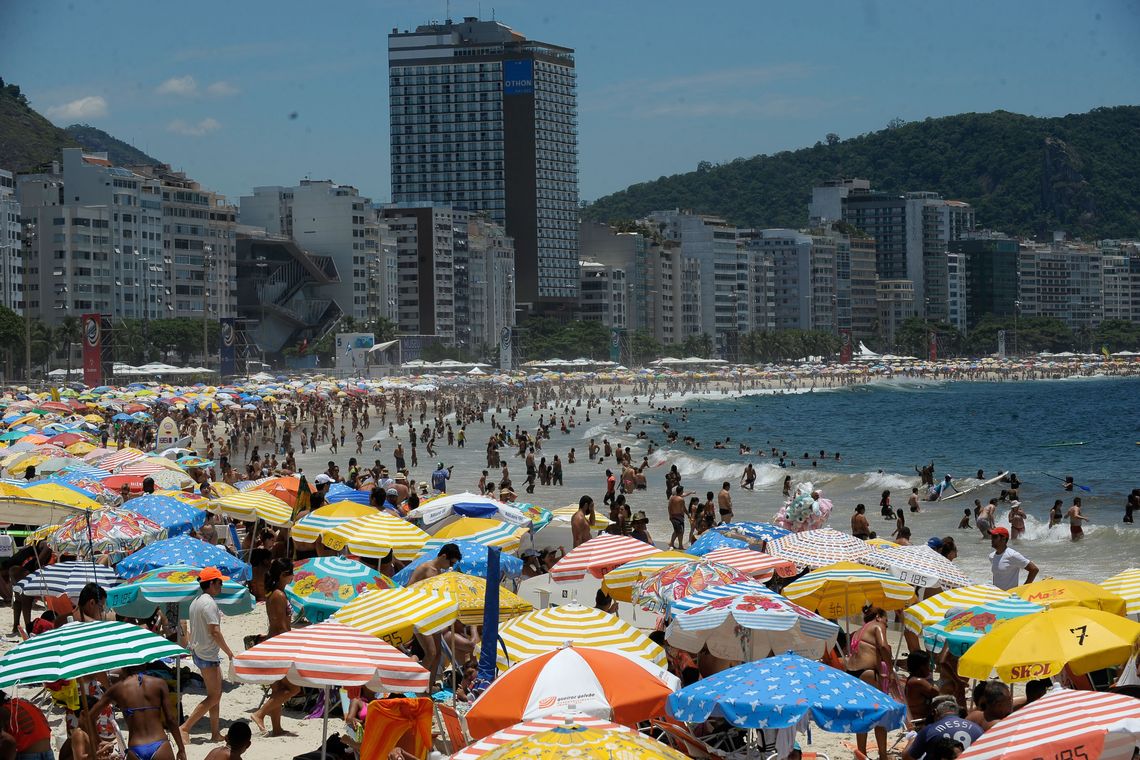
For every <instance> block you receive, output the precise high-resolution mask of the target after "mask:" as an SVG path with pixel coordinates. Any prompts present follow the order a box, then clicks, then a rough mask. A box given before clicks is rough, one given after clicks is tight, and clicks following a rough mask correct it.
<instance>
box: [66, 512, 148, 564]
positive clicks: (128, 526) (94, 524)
mask: <svg viewBox="0 0 1140 760" xmlns="http://www.w3.org/2000/svg"><path fill="white" fill-rule="evenodd" d="M161 538H166V529H165V528H163V527H162V526H161V525H159V524H158V523H156V522H153V521H151V520H148V519H147V518H145V517H143V516H142V515H138V514H135V513H134V512H132V511H130V510H129V509H123V508H122V507H103V508H102V509H97V510H94V511H90V512H85V513H84V514H81V515H75V516H74V517H69V518H68V519H66V520H64V521H63V523H62V524H60V526H59V530H57V531H55V532H54V533H52V534H51V535H50V536H48V539H47V542H48V546H50V547H51V548H52V549H53V550H55V551H56V552H58V553H60V554H71V555H76V556H89V555H90V554H91V552H95V553H96V554H103V553H107V554H118V553H124V554H125V553H128V552H133V551H137V550H139V549H141V548H142V547H143V546H145V545H146V544H149V543H153V542H155V541H158V540H159V539H161Z"/></svg>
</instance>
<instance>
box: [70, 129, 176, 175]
mask: <svg viewBox="0 0 1140 760" xmlns="http://www.w3.org/2000/svg"><path fill="white" fill-rule="evenodd" d="M66 131H67V133H68V134H69V135H71V137H72V138H74V140H75V141H76V142H77V143H79V144H80V145H82V146H83V149H84V150H87V151H90V152H91V153H106V154H107V158H108V159H109V160H110V161H111V163H113V164H115V165H116V166H132V165H134V164H161V163H162V162H161V161H159V160H158V159H157V158H152V157H151V156H148V155H147V154H146V153H143V152H142V151H141V150H139V149H138V148H136V147H135V146H133V145H131V144H130V143H125V142H123V141H122V140H120V139H118V138H116V137H112V136H111V135H109V134H107V133H106V132H104V131H103V130H101V129H98V128H97V127H92V126H91V125H89V124H72V125H71V126H70V127H68V128H67V130H66Z"/></svg>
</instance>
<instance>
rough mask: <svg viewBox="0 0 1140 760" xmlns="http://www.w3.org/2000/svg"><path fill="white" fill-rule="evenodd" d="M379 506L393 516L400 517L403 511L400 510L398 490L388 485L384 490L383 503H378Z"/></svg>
mask: <svg viewBox="0 0 1140 760" xmlns="http://www.w3.org/2000/svg"><path fill="white" fill-rule="evenodd" d="M380 508H381V509H382V510H384V511H385V512H387V513H388V514H390V515H392V516H393V517H400V518H402V517H403V516H404V513H403V512H401V511H400V492H399V491H397V490H396V489H395V488H392V487H389V488H388V490H387V491H385V492H384V503H383V504H381V505H380Z"/></svg>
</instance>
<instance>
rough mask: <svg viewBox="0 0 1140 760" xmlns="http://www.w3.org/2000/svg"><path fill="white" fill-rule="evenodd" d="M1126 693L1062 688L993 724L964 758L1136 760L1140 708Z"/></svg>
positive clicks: (1139, 745)
mask: <svg viewBox="0 0 1140 760" xmlns="http://www.w3.org/2000/svg"><path fill="white" fill-rule="evenodd" d="M1137 704H1138V703H1137V701H1136V700H1135V699H1134V698H1132V697H1128V696H1125V695H1123V694H1106V693H1104V692H1096V691H1074V690H1071V689H1059V690H1054V691H1051V692H1049V693H1047V694H1046V695H1045V696H1043V697H1041V699H1038V700H1037V701H1036V702H1033V703H1032V704H1029V705H1026V706H1025V707H1022V708H1020V709H1018V711H1017V712H1015V713H1012V714H1011V715H1010V716H1009V717H1008V718H1003V719H1001V720H999V721H998V722H997V723H996V724H994V725H993V726H991V727H990V728H989V729H988V730H987V731H986V732H985V733H984V734H982V737H981V738H980V739H976V740H974V743H973V744H971V745H970V748H969V749H967V750H966V751H965V752H964V753H963V754H962V755H960V757H961V758H962V759H963V760H999V758H1000V759H1001V760H1035V758H1040V757H1052V758H1061V757H1074V758H1076V757H1090V758H1091V757H1095V758H1100V760H1131V758H1132V757H1135V752H1136V750H1137V749H1140V709H1138V708H1137Z"/></svg>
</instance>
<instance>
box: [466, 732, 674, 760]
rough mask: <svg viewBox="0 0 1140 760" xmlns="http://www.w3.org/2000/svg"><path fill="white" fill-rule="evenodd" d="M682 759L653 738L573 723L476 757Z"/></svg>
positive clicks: (516, 759)
mask: <svg viewBox="0 0 1140 760" xmlns="http://www.w3.org/2000/svg"><path fill="white" fill-rule="evenodd" d="M567 757H572V758H574V759H575V760H613V759H614V758H637V760H685V758H686V756H685V755H683V754H681V753H680V752H678V751H677V750H675V749H673V748H672V747H669V746H666V745H664V744H662V743H661V742H659V741H657V740H656V739H650V738H649V737H648V736H642V735H641V734H639V733H637V732H634V731H630V732H628V733H627V732H625V731H621V732H619V731H604V730H602V729H598V728H587V727H586V726H582V725H579V724H577V723H567V724H566V725H563V726H559V727H557V728H552V729H550V730H549V731H540V732H539V733H536V734H531V735H530V736H524V737H522V738H521V739H515V740H514V741H513V742H509V743H507V744H504V745H502V746H501V747H497V748H495V749H493V750H491V751H490V752H487V753H486V754H483V755H480V756H479V760H562V758H567Z"/></svg>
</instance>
